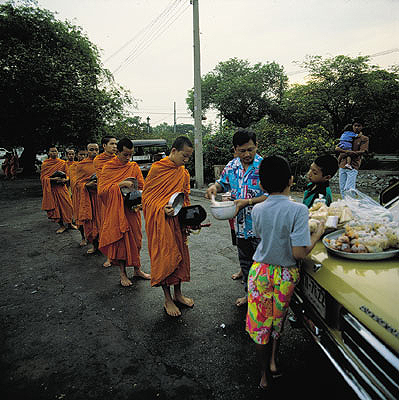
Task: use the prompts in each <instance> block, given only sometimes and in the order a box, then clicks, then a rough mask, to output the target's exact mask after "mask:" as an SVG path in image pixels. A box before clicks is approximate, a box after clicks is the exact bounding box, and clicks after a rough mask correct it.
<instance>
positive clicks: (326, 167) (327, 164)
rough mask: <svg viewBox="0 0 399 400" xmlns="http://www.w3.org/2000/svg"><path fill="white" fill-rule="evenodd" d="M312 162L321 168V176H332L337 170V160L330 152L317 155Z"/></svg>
mask: <svg viewBox="0 0 399 400" xmlns="http://www.w3.org/2000/svg"><path fill="white" fill-rule="evenodd" d="M314 163H315V164H316V165H317V166H318V167H319V168H320V169H321V172H322V174H323V176H326V175H330V176H331V178H332V177H333V176H334V175H335V173H336V172H337V171H338V161H337V159H336V158H335V157H334V156H332V155H330V154H324V155H322V156H319V157H317V158H316V160H314Z"/></svg>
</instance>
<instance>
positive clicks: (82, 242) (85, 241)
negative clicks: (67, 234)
mask: <svg viewBox="0 0 399 400" xmlns="http://www.w3.org/2000/svg"><path fill="white" fill-rule="evenodd" d="M79 246H80V247H85V246H87V240H86V239H82V240H81V242H80V243H79Z"/></svg>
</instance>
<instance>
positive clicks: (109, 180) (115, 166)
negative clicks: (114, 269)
mask: <svg viewBox="0 0 399 400" xmlns="http://www.w3.org/2000/svg"><path fill="white" fill-rule="evenodd" d="M117 150H118V154H117V156H116V157H114V158H113V159H112V160H111V161H108V162H107V163H106V164H105V165H104V167H103V169H102V171H101V178H100V181H99V182H98V186H97V188H98V195H99V196H100V198H101V200H102V202H103V203H104V206H105V209H106V213H105V214H104V216H103V217H104V219H103V221H102V227H101V232H100V245H99V250H100V251H101V252H102V253H103V254H104V255H106V256H107V257H108V258H109V259H110V260H111V264H113V265H119V269H120V283H121V285H122V286H131V285H132V282H131V280H130V279H129V278H128V276H127V274H126V267H130V266H133V267H134V275H135V276H138V277H141V278H144V279H150V275H149V274H146V273H145V272H143V271H141V262H140V250H141V242H142V236H141V215H140V214H141V213H140V211H139V210H138V209H136V210H130V209H129V208H127V207H126V206H125V203H124V199H123V196H122V192H121V189H122V188H127V189H131V188H132V187H133V185H134V183H133V182H132V181H131V180H129V178H135V179H136V181H137V183H138V188H139V189H142V188H143V184H144V179H143V175H142V173H141V170H140V167H139V166H138V164H137V163H135V162H132V161H130V159H131V157H132V154H133V151H134V149H133V143H132V141H131V140H130V139H128V138H124V139H121V140H120V141H119V142H118V145H117Z"/></svg>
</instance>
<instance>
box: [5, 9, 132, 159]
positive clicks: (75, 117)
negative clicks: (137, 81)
mask: <svg viewBox="0 0 399 400" xmlns="http://www.w3.org/2000/svg"><path fill="white" fill-rule="evenodd" d="M131 103H132V99H131V97H130V95H129V94H128V93H127V92H126V91H124V90H123V89H122V88H121V87H118V86H116V85H115V84H114V82H113V80H112V76H111V74H110V73H109V72H108V71H107V70H105V69H103V67H102V65H101V63H100V57H99V52H98V50H97V48H96V47H95V45H93V44H92V43H91V42H90V41H89V39H88V38H87V37H86V36H85V34H83V33H82V30H81V28H79V27H77V26H74V25H72V24H71V23H69V22H62V21H59V20H57V19H55V17H54V15H53V13H51V12H50V11H48V10H44V9H40V8H37V7H29V6H19V7H17V6H14V5H13V4H12V3H6V4H3V5H0V127H1V130H2V132H3V134H2V138H1V139H0V140H1V142H2V143H3V144H6V145H7V146H17V145H22V146H23V147H24V148H25V152H26V151H29V150H30V153H31V156H32V155H33V157H34V154H35V151H36V150H37V149H39V148H46V147H47V146H48V145H49V144H51V143H60V144H65V143H68V144H82V142H83V143H85V142H87V141H88V140H92V139H94V138H96V137H98V136H101V135H102V134H103V133H104V129H105V126H106V125H107V123H111V124H112V123H115V122H116V121H117V120H118V119H119V118H121V116H123V113H124V107H125V106H126V105H129V104H131Z"/></svg>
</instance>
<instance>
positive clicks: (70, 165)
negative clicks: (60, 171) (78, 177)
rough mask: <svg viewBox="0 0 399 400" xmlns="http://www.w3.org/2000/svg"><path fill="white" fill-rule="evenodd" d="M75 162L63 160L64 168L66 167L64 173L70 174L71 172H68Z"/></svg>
mask: <svg viewBox="0 0 399 400" xmlns="http://www.w3.org/2000/svg"><path fill="white" fill-rule="evenodd" d="M76 163H77V161H69V160H66V161H65V169H66V174H67V175H68V176H71V174H70V171H71V167H72V165H75V164H76Z"/></svg>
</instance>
